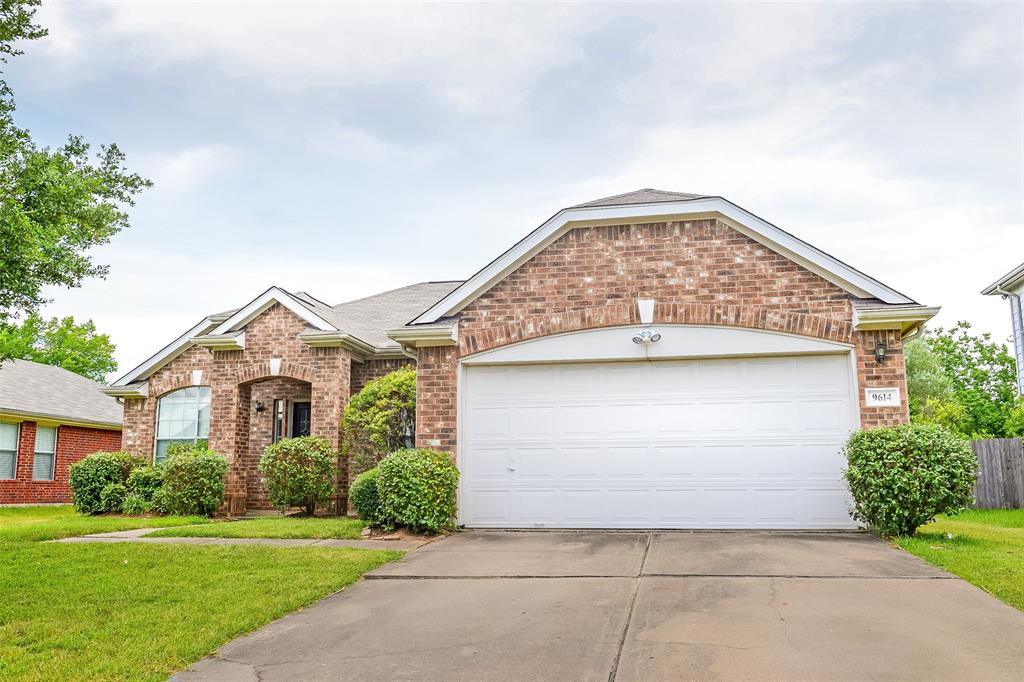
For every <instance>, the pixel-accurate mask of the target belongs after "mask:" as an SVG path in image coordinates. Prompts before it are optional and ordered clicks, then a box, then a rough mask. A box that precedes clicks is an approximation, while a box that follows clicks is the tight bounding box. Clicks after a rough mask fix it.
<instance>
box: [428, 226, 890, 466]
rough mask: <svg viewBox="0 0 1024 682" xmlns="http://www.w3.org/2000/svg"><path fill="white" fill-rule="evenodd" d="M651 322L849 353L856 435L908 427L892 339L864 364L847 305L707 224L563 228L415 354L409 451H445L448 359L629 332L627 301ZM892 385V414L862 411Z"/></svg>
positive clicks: (866, 339)
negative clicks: (440, 339) (883, 354)
mask: <svg viewBox="0 0 1024 682" xmlns="http://www.w3.org/2000/svg"><path fill="white" fill-rule="evenodd" d="M638 297H639V298H653V299H655V300H657V301H658V304H657V306H656V309H655V322H656V323H661V324H669V323H676V324H703V325H725V326H737V327H748V328H753V329H764V330H770V331H781V332H789V333H794V334H801V335H806V336H813V337H817V338H822V339H827V340H831V341H839V342H843V343H850V344H854V346H855V347H856V354H857V367H858V372H857V373H858V380H859V382H860V390H859V392H860V401H861V403H862V404H861V408H862V413H861V426H862V427H863V428H871V427H874V426H881V425H886V424H892V423H902V422H905V421H907V419H908V412H907V409H906V399H905V395H906V381H905V376H904V369H903V357H902V351H901V344H900V341H899V335H898V334H897V333H895V332H893V333H889V332H881V334H883V335H884V336H885V337H886V339H887V342H888V344H889V348H890V357H889V359H887V360H886V362H885V364H884V365H882V366H880V367H879V366H877V365H876V363H875V360H874V346H875V340H876V338H877V335H876V333H867V334H863V333H856V332H854V330H853V323H852V315H853V308H852V304H851V301H850V296H849V295H848V294H847V293H846V292H845V291H844V290H842V289H840V288H839V287H838V286H836V285H835V284H832V283H831V282H829V281H828V280H826V279H824V278H822V277H820V276H819V275H817V274H815V273H813V272H810V271H809V270H806V269H804V268H803V267H801V266H800V265H798V264H796V263H794V262H792V261H790V260H788V259H787V258H785V257H784V256H781V255H780V254H778V253H775V252H774V251H771V250H770V249H768V248H767V247H765V246H763V245H761V244H760V243H758V242H756V241H754V240H752V239H750V238H748V237H746V236H744V235H743V234H741V233H740V232H737V231H736V230H734V229H733V228H732V227H730V226H728V225H726V224H725V223H723V222H721V221H719V220H716V219H705V220H691V221H673V222H665V223H644V224H632V225H613V226H602V227H585V228H576V229H573V230H570V231H569V232H567V233H566V234H565V235H563V236H562V237H560V238H559V239H558V240H556V241H555V242H554V243H552V244H551V245H550V246H548V247H547V248H546V249H544V250H543V251H542V252H540V253H539V254H537V255H536V256H534V257H533V258H531V259H530V260H528V261H527V262H526V263H524V264H523V265H522V266H520V267H519V268H518V269H517V270H516V271H514V272H512V273H511V274H509V276H508V277H506V278H505V279H504V280H503V281H501V282H499V283H498V284H497V285H495V286H494V287H493V288H491V289H490V290H489V291H487V292H486V293H484V294H483V295H481V296H480V297H479V298H478V299H477V300H475V301H473V302H472V303H470V304H469V305H468V306H467V307H466V308H465V309H463V310H462V312H461V313H460V315H459V347H458V349H454V348H452V349H438V348H425V349H421V350H420V353H419V365H418V369H419V381H420V388H419V389H418V401H417V442H419V443H420V444H421V445H429V446H431V447H441V448H444V449H448V450H453V449H454V447H455V441H456V434H455V423H456V419H455V409H456V404H455V393H456V367H457V360H458V358H459V357H462V356H464V355H469V354H473V353H477V352H481V351H484V350H489V349H492V348H497V347H499V346H503V345H506V344H509V343H515V342H518V341H523V340H527V339H531V338H538V337H541V336H547V335H550V334H556V333H562V332H568V331H577V330H583V329H593V328H598V327H609V326H618V325H627V324H636V323H637V322H638V320H637V318H636V305H635V300H636V298H638ZM892 385H896V386H898V387H899V388H900V390H901V393H902V394H903V396H904V405H903V407H902V408H867V407H866V406H865V405H864V404H863V400H864V398H863V388H864V387H865V386H892Z"/></svg>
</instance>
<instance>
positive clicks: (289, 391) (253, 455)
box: [239, 377, 312, 511]
mask: <svg viewBox="0 0 1024 682" xmlns="http://www.w3.org/2000/svg"><path fill="white" fill-rule="evenodd" d="M250 398H251V400H252V402H253V404H255V402H256V401H257V400H259V401H260V402H262V403H263V406H264V410H263V412H261V413H259V414H257V413H256V411H255V409H254V410H253V412H252V414H251V415H250V417H249V436H248V438H249V450H248V452H246V453H244V454H243V455H242V457H241V460H240V462H239V466H241V467H242V470H243V471H244V476H245V481H246V508H247V509H248V510H249V511H254V510H268V509H273V508H274V506H273V505H272V504H270V501H269V500H268V499H267V493H266V491H265V490H264V489H263V484H262V481H261V479H260V472H259V469H258V468H257V467H258V466H259V463H260V458H261V457H262V456H263V450H264V449H265V448H266V447H267V446H268V445H270V444H271V443H272V442H273V440H274V401H275V400H286V401H288V403H287V405H286V413H285V425H284V428H285V430H284V432H283V435H284V436H285V437H287V435H288V429H289V424H290V422H291V414H290V412H291V404H292V403H294V402H311V401H312V387H311V386H310V385H309V384H308V383H306V382H304V381H296V380H295V379H287V378H280V377H278V378H275V379H268V380H266V381H261V382H259V383H257V384H253V385H252V388H251V389H250Z"/></svg>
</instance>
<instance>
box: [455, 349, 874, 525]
mask: <svg viewBox="0 0 1024 682" xmlns="http://www.w3.org/2000/svg"><path fill="white" fill-rule="evenodd" d="M849 382H850V377H849V363H848V358H847V357H846V356H808V357H803V356H792V357H784V358H783V357H774V358H744V359H723V360H696V361H657V362H635V363H578V364H560V365H556V364H553V365H518V366H506V367H501V368H495V367H478V366H474V367H468V368H466V376H465V380H464V382H463V384H462V385H463V391H464V394H463V400H464V402H463V406H462V408H461V410H460V414H461V415H462V416H461V418H460V419H461V420H462V421H463V424H462V427H461V438H460V454H459V457H460V465H461V466H462V469H463V479H462V488H461V493H460V504H461V510H460V521H461V522H462V523H466V524H467V525H470V526H491V527H509V526H524V527H559V526H561V527H601V526H608V527H662V528H699V527H708V528H773V527H777V528H802V527H821V528H835V527H851V526H852V525H854V524H853V522H852V521H851V519H850V518H849V515H848V511H847V509H848V506H847V505H848V500H847V494H846V491H845V486H844V484H843V481H842V474H841V471H842V468H843V466H844V464H845V462H844V459H843V457H842V454H841V452H840V450H841V446H842V443H843V442H844V440H845V438H846V435H847V434H848V432H849V431H850V429H851V425H852V422H853V414H854V412H853V410H852V408H851V402H850V394H851V391H850V386H849Z"/></svg>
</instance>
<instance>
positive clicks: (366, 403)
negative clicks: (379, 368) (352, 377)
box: [341, 367, 416, 473]
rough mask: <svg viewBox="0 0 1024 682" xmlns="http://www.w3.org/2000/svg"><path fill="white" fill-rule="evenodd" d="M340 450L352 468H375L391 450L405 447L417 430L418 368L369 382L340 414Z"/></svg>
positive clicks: (361, 469)
mask: <svg viewBox="0 0 1024 682" xmlns="http://www.w3.org/2000/svg"><path fill="white" fill-rule="evenodd" d="M341 429H342V436H343V437H342V444H341V451H342V454H343V455H345V456H346V457H349V458H350V460H351V462H352V472H353V473H360V472H363V471H366V470H368V469H372V468H373V467H374V466H376V465H377V462H379V461H380V460H381V458H382V457H383V456H384V455H386V454H388V453H389V452H394V451H395V450H398V449H399V448H404V447H406V445H407V443H406V439H408V438H411V437H412V435H413V434H414V433H415V432H416V370H414V369H413V368H411V367H404V368H402V369H399V370H396V371H394V372H391V373H390V374H385V375H384V376H382V377H379V378H377V379H373V380H372V381H369V382H367V384H366V385H365V386H363V388H362V389H361V390H360V391H359V392H358V393H356V394H355V395H354V396H352V397H351V398H350V399H349V401H348V405H346V406H345V412H344V413H343V414H342V418H341Z"/></svg>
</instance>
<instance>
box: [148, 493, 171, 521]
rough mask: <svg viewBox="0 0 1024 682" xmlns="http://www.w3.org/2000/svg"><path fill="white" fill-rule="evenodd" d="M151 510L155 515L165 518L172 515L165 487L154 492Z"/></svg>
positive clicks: (150, 503)
mask: <svg viewBox="0 0 1024 682" xmlns="http://www.w3.org/2000/svg"><path fill="white" fill-rule="evenodd" d="M149 505H150V507H149V510H150V511H151V512H153V513H154V514H160V515H161V516H165V515H167V514H170V513H171V503H170V500H169V499H168V497H167V488H164V487H163V486H161V487H159V488H157V489H156V490H155V491H153V497H152V498H151V499H150V500H149Z"/></svg>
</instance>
